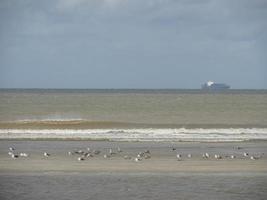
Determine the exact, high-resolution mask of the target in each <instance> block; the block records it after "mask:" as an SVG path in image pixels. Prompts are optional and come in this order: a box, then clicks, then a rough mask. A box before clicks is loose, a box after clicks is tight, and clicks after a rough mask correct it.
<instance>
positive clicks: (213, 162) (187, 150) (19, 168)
mask: <svg viewBox="0 0 267 200" xmlns="http://www.w3.org/2000/svg"><path fill="white" fill-rule="evenodd" d="M0 146H1V151H0V172H1V173H4V172H5V173H9V172H10V173H12V172H22V173H24V172H26V173H32V172H41V173H42V172H168V173H170V172H267V167H266V166H267V156H266V155H267V142H243V143H234V142H230V143H198V142H188V143H186V142H184V143H183V142H180V143H171V142H107V141H60V140H59V141H24V140H23V141H0ZM11 146H12V147H14V148H15V150H14V152H15V154H18V155H19V154H20V153H21V152H24V153H27V154H28V157H18V158H16V159H13V158H12V157H11V156H10V155H8V151H9V147H11ZM88 148H90V151H91V152H92V151H94V150H97V151H100V153H99V154H98V155H95V154H94V153H91V154H92V157H85V156H84V160H83V161H78V158H79V157H81V156H82V157H83V155H81V154H78V153H77V151H83V152H84V153H86V152H87V151H88V150H87V149H88ZM118 148H120V151H121V152H117V149H118ZM237 148H238V149H237ZM111 150H112V154H110V153H109V152H110V151H111ZM145 151H149V157H148V158H146V157H144V156H141V157H140V161H138V162H136V161H135V158H137V157H138V154H140V152H141V153H142V152H145ZM44 152H47V153H49V154H50V156H49V157H45V156H44V155H43V154H44ZM68 152H72V154H73V155H68ZM74 152H76V154H75V153H74ZM244 152H247V153H248V154H249V155H248V156H247V157H245V156H244V155H243V154H244ZM205 153H207V154H208V155H209V158H203V157H202V156H203V154H205ZM177 154H180V155H181V158H180V159H178V158H177ZM189 154H190V155H191V157H190V158H189V157H188V155H189ZM215 154H218V155H220V156H221V157H222V158H221V159H216V158H215V157H214V156H215ZM104 155H108V156H109V157H108V158H104ZM231 155H233V156H235V158H231V157H230V156H231ZM125 156H127V158H125ZM251 156H254V157H255V160H252V159H251Z"/></svg>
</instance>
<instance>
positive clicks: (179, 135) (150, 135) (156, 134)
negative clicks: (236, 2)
mask: <svg viewBox="0 0 267 200" xmlns="http://www.w3.org/2000/svg"><path fill="white" fill-rule="evenodd" d="M14 138H18V139H23V138H31V139H38V138H40V139H45V138H62V139H71V138H81V139H92V140H104V139H107V140H113V141H244V140H267V128H219V129H215V128H210V129H209V128H206V129H203V128H194V129H186V128H177V129H152V128H151V129H85V130H84V129H41V130H38V129H36V130H34V129H0V139H14Z"/></svg>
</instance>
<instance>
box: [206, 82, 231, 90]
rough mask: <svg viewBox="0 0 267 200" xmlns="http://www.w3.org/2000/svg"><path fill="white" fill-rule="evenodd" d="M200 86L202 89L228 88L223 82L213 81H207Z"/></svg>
mask: <svg viewBox="0 0 267 200" xmlns="http://www.w3.org/2000/svg"><path fill="white" fill-rule="evenodd" d="M201 88H202V89H203V90H228V89H230V86H229V85H227V84H225V83H215V82H213V81H208V82H206V83H204V84H203V85H202V86H201Z"/></svg>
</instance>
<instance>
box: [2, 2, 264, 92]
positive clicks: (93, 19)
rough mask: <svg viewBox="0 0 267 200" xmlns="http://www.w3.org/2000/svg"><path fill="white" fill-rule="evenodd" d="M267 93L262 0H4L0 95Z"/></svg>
mask: <svg viewBox="0 0 267 200" xmlns="http://www.w3.org/2000/svg"><path fill="white" fill-rule="evenodd" d="M208 80H212V81H215V82H222V83H227V84H229V85H231V87H232V88H240V89H244V88H248V89H267V1H266V0H44V1H42V0H23V1H16V0H1V1H0V88H152V89H153V88H200V85H201V84H202V83H203V82H206V81H208Z"/></svg>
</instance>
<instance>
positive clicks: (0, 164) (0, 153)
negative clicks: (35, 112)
mask: <svg viewBox="0 0 267 200" xmlns="http://www.w3.org/2000/svg"><path fill="white" fill-rule="evenodd" d="M10 147H13V148H14V152H16V153H19V152H25V153H27V154H28V157H18V158H16V159H13V158H12V157H11V156H10V155H8V152H9V151H10V150H9V148H10ZM118 147H119V148H120V151H121V152H118V151H117V150H118ZM87 148H90V150H91V151H92V150H98V151H101V152H100V153H99V154H98V155H94V157H85V160H83V161H79V160H78V158H79V157H80V155H78V154H77V155H76V154H73V155H69V153H68V152H69V151H71V152H75V151H76V152H78V151H84V152H86V151H87V150H88V149H87ZM110 149H112V153H113V154H112V155H111V157H109V158H104V155H105V154H108V152H109V151H110ZM145 151H146V152H147V151H149V154H150V156H151V158H147V159H145V158H144V157H142V159H140V161H138V162H136V161H135V158H136V157H137V155H138V154H139V153H140V152H145ZM44 152H47V153H49V154H50V156H49V157H45V156H44ZM244 152H248V153H249V157H245V156H244V155H243V153H244ZM203 153H208V154H209V156H210V157H209V158H203V157H202V154H203ZM177 154H181V159H178V158H177ZM188 154H190V155H191V158H188ZM215 154H220V156H222V158H221V159H215V158H214V155H215ZM126 155H127V156H129V157H131V158H130V159H125V158H124V156H126ZM230 155H235V158H234V159H232V158H230V157H229V156H230ZM252 155H253V156H258V155H261V157H260V158H258V159H256V160H251V159H250V156H252ZM266 155H267V142H264V141H260V142H259V141H258V142H228V143H226V142H221V143H218V142H217V143H210V142H204V143H202V142H108V141H66V140H65V141H64V140H37V141H36V140H1V141H0V180H1V181H0V188H1V190H0V197H1V199H14V198H16V199H27V200H28V199H36V197H38V198H40V199H112V200H113V199H114V200H115V199H126V198H127V199H162V198H165V199H166V198H167V199H203V200H204V199H265V198H266V196H267V193H266V185H267V167H266V166H267V157H266Z"/></svg>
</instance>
